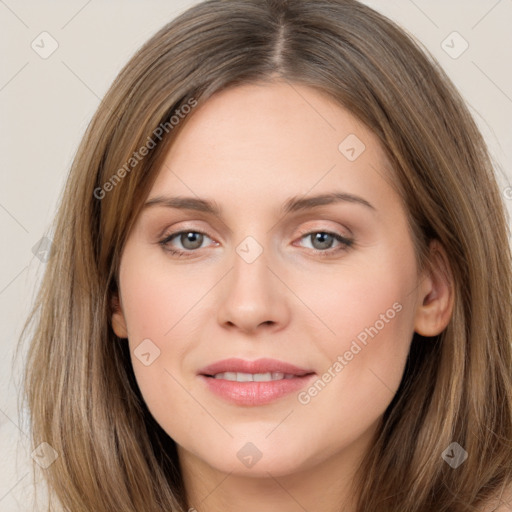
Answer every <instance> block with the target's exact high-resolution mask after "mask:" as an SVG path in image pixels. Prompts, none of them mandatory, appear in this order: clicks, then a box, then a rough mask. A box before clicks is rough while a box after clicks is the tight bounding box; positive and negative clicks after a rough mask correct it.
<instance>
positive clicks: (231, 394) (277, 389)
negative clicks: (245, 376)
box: [199, 373, 315, 406]
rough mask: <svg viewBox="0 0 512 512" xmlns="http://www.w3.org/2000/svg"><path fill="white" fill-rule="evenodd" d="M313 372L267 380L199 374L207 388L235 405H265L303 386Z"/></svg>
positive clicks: (309, 379)
mask: <svg viewBox="0 0 512 512" xmlns="http://www.w3.org/2000/svg"><path fill="white" fill-rule="evenodd" d="M314 376H315V374H313V373H311V374H308V375H303V376H301V377H293V379H280V380H271V381H267V382H236V381H231V380H225V379H215V378H214V377H207V376H206V375H200V376H199V377H200V378H201V379H202V380H203V381H204V382H205V383H206V385H207V386H208V389H209V390H210V391H211V392H212V393H214V394H216V395H217V396H220V397H221V398H224V399H225V400H227V401H228V402H231V403H234V404H236V405H251V406H255V405H265V404H269V403H271V402H273V401H274V400H277V399H279V398H281V397H283V396H286V395H289V394H290V393H293V392H294V391H299V390H300V389H302V388H303V387H305V386H306V385H307V384H308V383H309V382H310V381H311V379H312V378H313V377H314Z"/></svg>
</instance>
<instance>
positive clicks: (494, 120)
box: [0, 0, 512, 512]
mask: <svg viewBox="0 0 512 512" xmlns="http://www.w3.org/2000/svg"><path fill="white" fill-rule="evenodd" d="M195 3H197V2H192V1H185V0H168V1H162V0H150V1H144V2H143V1H142V0H125V1H120V0H116V1H101V0H89V1H87V0H68V1H66V2H64V1H52V2H50V1H48V0H43V1H25V0H0V45H1V49H2V66H1V68H0V112H1V114H0V115H1V124H0V126H1V132H0V145H1V151H0V155H1V185H0V227H1V230H2V248H1V251H0V257H1V266H0V317H1V324H0V325H1V326H2V331H1V335H2V339H1V342H0V349H1V351H2V353H1V357H0V390H1V393H0V453H1V456H0V512H18V511H29V510H30V511H33V510H34V509H33V508H32V506H31V502H30V497H31V492H32V490H31V473H30V471H31V463H32V460H31V457H30V454H31V452H32V450H33V447H31V446H30V445H29V443H28V436H27V434H28V428H27V425H26V415H21V416H20V415H19V414H18V410H17V401H16V400H17V393H18V389H19V378H20V371H21V364H22V362H17V363H16V364H14V363H13V361H12V356H13V351H14V348H15V346H16V343H17V339H18V335H19V332H20V329H21V325H22V322H23V320H24V319H25V317H26V315H27V313H28V310H29V306H30V304H31V302H32V300H33V297H34V293H35V290H36V287H37V284H38V282H39V279H40V277H41V275H42V273H43V271H44V262H41V261H40V260H39V259H38V258H37V257H35V256H34V254H33V252H32V248H33V247H34V245H35V244H36V243H37V242H38V241H39V240H40V239H41V237H42V236H43V235H44V234H45V233H46V232H47V230H48V229H49V227H50V223H51V221H52V219H53V215H54V214H55V211H56V206H57V202H58V200H59V197H60V194H61V191H62V187H63V185H64V182H65V180H66V176H67V173H68V169H69V166H70V163H71V161H72V158H73V155H74V153H75V151H76V148H77V145H78V143H79V141H80V138H81V136H82V134H83V132H84V130H85V128H86V126H87V123H88V122H89V120H90V118H91V116H92V114H93V113H94V111H95V110H96V108H97V107H98V105H99V103H100V100H101V98H102V96H103V95H104V93H105V92H106V90H107V88H108V87H109V85H110V84H111V82H112V80H113V79H114V77H115V76H116V74H117V73H118V71H119V70H120V69H121V67H122V66H123V65H124V64H125V63H126V62H127V60H128V59H129V57H130V56H131V55H132V54H133V53H134V51H135V50H136V49H137V48H138V47H139V46H140V45H141V44H142V43H143V42H144V41H146V40H147V39H148V38H149V37H150V36H151V35H152V34H153V33H154V32H156V31H157V30H158V29H159V28H160V27H161V26H163V25H164V24H165V23H167V22H168V21H170V20H171V19H172V18H173V17H175V16H176V15H177V14H178V13H180V12H182V11H183V10H185V9H186V8H187V7H188V6H190V5H193V4H195ZM365 3H367V4H368V5H371V6H372V7H374V8H376V9H377V10H379V11H381V12H382V13H384V14H386V15H388V16H389V17H390V18H392V19H393V20H395V21H397V22H398V23H399V24H400V25H401V26H402V27H404V28H405V29H406V30H407V31H408V32H409V33H411V34H413V35H414V36H415V37H416V38H417V39H418V40H419V41H421V42H422V43H423V44H424V45H425V46H426V47H427V48H428V49H429V50H430V51H431V52H432V53H433V55H434V56H435V57H436V58H437V59H438V60H439V62H440V63H441V65H442V66H443V68H444V69H445V70H446V71H447V73H448V74H449V76H450V77H451V78H452V80H453V81H454V82H455V84H456V86H457V87H458V88H459V90H460V91H461V92H462V94H463V96H464V97H465V99H466V100H467V102H468V104H469V106H470V109H471V111H472V113H473V115H474V116H475V119H476V121H477V123H478V125H479V126H480V128H481V130H482V132H483V133H484V136H485V137H486V139H487V141H488V144H489V147H490V149H491V152H492V154H493V156H494V158H495V160H496V163H497V165H498V166H499V168H498V180H499V183H500V187H501V190H502V192H503V197H504V198H505V200H506V203H507V208H508V210H509V212H511V213H512V188H508V187H510V183H511V182H512V172H511V168H512V165H511V164H512V122H511V119H512V66H511V63H512V36H511V30H510V26H511V22H512V0H472V1H467V0H466V1H465V0H456V1H442V0H436V1H432V0H431V1H428V0H414V1H413V0H390V1H386V0H367V1H365ZM226 22H227V23H228V22H229V20H226ZM43 32H47V34H43V35H41V34H42V33H43ZM454 32H457V34H453V33H454ZM52 45H53V46H56V45H58V47H57V48H56V50H55V51H54V52H53V53H52V54H51V55H46V54H45V52H46V53H48V52H50V51H51V50H52ZM466 46H467V48H466ZM463 50H465V51H463ZM43 57H45V58H43Z"/></svg>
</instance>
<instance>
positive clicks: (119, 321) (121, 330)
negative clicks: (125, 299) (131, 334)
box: [112, 294, 128, 338]
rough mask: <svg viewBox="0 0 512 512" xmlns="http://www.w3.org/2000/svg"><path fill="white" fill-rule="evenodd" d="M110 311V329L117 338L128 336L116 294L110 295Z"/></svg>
mask: <svg viewBox="0 0 512 512" xmlns="http://www.w3.org/2000/svg"><path fill="white" fill-rule="evenodd" d="M112 311H113V313H112V329H113V330H114V332H115V333H116V335H117V336H118V337H119V338H128V330H127V328H126V320H125V318H124V313H123V311H122V308H121V305H120V303H119V297H118V295H117V294H114V295H113V297H112Z"/></svg>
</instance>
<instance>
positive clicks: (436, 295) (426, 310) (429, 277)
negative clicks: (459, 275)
mask: <svg viewBox="0 0 512 512" xmlns="http://www.w3.org/2000/svg"><path fill="white" fill-rule="evenodd" d="M429 250H430V256H429V264H430V265H428V266H427V270H426V271H425V274H424V276H423V277H422V281H421V284H420V286H419V289H418V304H419V305H418V308H417V310H416V317H415V322H414V330H415V331H416V332H417V333H418V334H420V335H422V336H426V337H429V336H437V335H438V334H440V333H441V332H442V331H443V330H444V329H445V328H446V326H447V325H448V323H449V321H450V318H451V315H452V311H453V303H454V281H453V274H452V271H451V268H450V263H449V261H448V257H447V255H446V251H445V249H444V247H443V246H442V245H441V243H440V242H439V241H437V240H433V241H432V242H431V243H430V247H429Z"/></svg>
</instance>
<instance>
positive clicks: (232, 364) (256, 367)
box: [199, 357, 314, 376]
mask: <svg viewBox="0 0 512 512" xmlns="http://www.w3.org/2000/svg"><path fill="white" fill-rule="evenodd" d="M224 372H237V373H268V372H281V373H285V374H289V375H298V376H302V375H306V374H309V373H314V372H313V371H312V370H306V369H304V368H300V367H299V366H295V365H293V364H290V363H286V362H284V361H279V360H277V359H269V358H262V359H256V360H255V361H246V360H244V359H239V358H236V357H232V358H230V359H223V360H222V361H217V362H215V363H213V364H210V365H208V366H205V367H204V368H202V369H201V370H199V374H200V375H216V374H217V373H224Z"/></svg>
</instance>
